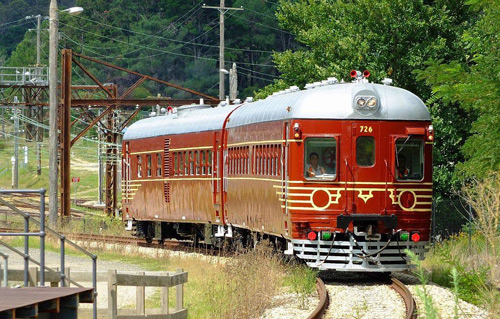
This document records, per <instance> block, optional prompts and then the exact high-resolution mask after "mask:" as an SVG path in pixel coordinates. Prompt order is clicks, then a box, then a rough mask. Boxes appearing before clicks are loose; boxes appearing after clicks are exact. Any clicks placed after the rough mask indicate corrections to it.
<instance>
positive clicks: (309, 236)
mask: <svg viewBox="0 0 500 319" xmlns="http://www.w3.org/2000/svg"><path fill="white" fill-rule="evenodd" d="M307 238H308V239H309V240H316V238H318V234H316V232H313V231H310V232H309V234H307Z"/></svg>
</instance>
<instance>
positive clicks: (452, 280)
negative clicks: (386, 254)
mask: <svg viewBox="0 0 500 319" xmlns="http://www.w3.org/2000/svg"><path fill="white" fill-rule="evenodd" d="M472 240H473V244H474V246H473V247H471V248H469V246H468V236H467V235H466V234H464V233H461V234H459V235H458V236H453V237H451V238H450V239H448V240H446V241H444V242H442V243H440V244H436V245H435V246H434V247H433V249H432V251H431V253H430V256H429V261H426V266H427V267H428V268H429V267H430V270H431V272H430V279H431V280H432V281H433V282H435V283H437V284H438V285H441V286H445V287H450V288H454V290H456V293H457V295H458V297H460V298H461V299H463V300H465V301H468V302H471V303H473V304H476V305H481V304H482V303H483V302H484V300H483V295H484V287H485V285H486V284H487V282H488V271H489V268H488V266H487V263H485V262H484V261H478V259H479V258H481V259H482V257H479V256H480V255H481V254H482V252H483V251H485V241H484V238H483V237H482V236H480V235H479V234H478V233H475V234H474V235H473V238H472ZM471 250H472V251H473V252H474V254H476V256H475V257H474V256H471V255H470V254H471ZM467 256H468V257H470V258H471V259H475V262H474V263H471V262H469V258H467ZM429 264H432V266H429ZM454 269H455V271H456V272H457V274H458V276H454V275H453V271H454Z"/></svg>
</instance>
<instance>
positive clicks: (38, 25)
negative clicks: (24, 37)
mask: <svg viewBox="0 0 500 319" xmlns="http://www.w3.org/2000/svg"><path fill="white" fill-rule="evenodd" d="M36 18H37V22H38V23H37V28H36V66H37V67H39V66H40V64H41V63H40V46H41V41H40V31H41V30H40V29H41V27H42V16H41V15H37V16H36ZM37 75H39V74H37Z"/></svg>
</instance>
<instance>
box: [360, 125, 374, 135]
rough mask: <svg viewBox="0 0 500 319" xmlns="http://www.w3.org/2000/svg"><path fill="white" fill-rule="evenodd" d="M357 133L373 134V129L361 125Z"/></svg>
mask: <svg viewBox="0 0 500 319" xmlns="http://www.w3.org/2000/svg"><path fill="white" fill-rule="evenodd" d="M359 132H360V133H371V132H373V127H371V126H364V125H361V126H360V127H359Z"/></svg>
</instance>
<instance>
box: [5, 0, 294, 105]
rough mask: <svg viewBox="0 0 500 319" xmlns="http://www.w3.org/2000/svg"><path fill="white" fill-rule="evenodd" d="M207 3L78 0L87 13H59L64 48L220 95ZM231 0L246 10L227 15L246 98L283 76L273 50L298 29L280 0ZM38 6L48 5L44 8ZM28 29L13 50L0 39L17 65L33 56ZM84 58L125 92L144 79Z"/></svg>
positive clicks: (157, 88) (215, 31)
mask: <svg viewBox="0 0 500 319" xmlns="http://www.w3.org/2000/svg"><path fill="white" fill-rule="evenodd" d="M73 2H74V1H73ZM202 3H203V2H202V1H200V0H189V1H180V0H161V1H133V0H112V1H104V0H97V1H94V0H78V1H77V3H76V4H77V5H78V6H81V7H83V8H84V11H83V13H82V14H81V15H79V16H74V17H72V16H69V15H67V14H60V16H59V19H60V24H59V30H60V33H61V39H60V41H59V44H60V48H71V49H73V50H74V51H76V52H79V53H82V54H85V55H88V56H92V57H95V58H97V59H100V60H104V61H106V62H110V63H113V64H116V65H119V66H121V67H125V68H128V69H131V70H133V71H137V72H140V73H144V74H148V75H151V76H153V77H157V78H160V79H163V80H166V81H169V82H171V83H175V84H177V85H181V86H184V87H188V88H190V89H194V90H197V91H200V92H204V93H207V94H209V95H213V96H217V95H218V82H219V65H218V53H219V49H218V45H219V28H218V23H219V12H218V10H213V9H203V8H202V7H201V6H202ZM59 4H60V5H61V3H59ZM207 5H214V6H215V5H218V2H216V1H207ZM226 6H228V7H239V6H244V7H245V10H244V11H228V12H227V13H226V15H225V39H226V41H225V46H226V50H225V51H226V54H225V59H226V68H227V69H229V68H230V66H231V64H232V63H230V61H235V62H236V64H237V68H238V87H239V97H240V98H244V97H246V96H249V95H251V94H252V92H253V90H255V89H256V88H259V87H263V86H264V85H266V84H268V83H269V82H270V81H271V79H272V78H275V77H277V71H276V70H275V69H274V67H273V65H272V51H273V50H277V51H283V50H285V49H287V48H290V47H293V41H292V40H291V38H292V35H290V34H288V33H286V32H283V31H282V30H280V29H279V26H278V21H277V18H276V16H275V14H274V12H275V10H276V7H277V5H276V4H274V3H273V2H270V1H268V2H262V1H261V0H253V1H242V0H234V1H226ZM0 8H1V5H0ZM39 11H40V12H41V13H44V12H48V8H47V7H45V8H40V10H39ZM0 12H1V11H0ZM0 17H1V15H0ZM0 24H1V20H0ZM31 27H33V26H32V25H31ZM0 32H1V29H0ZM24 32H25V30H24V29H23V30H22V31H18V33H17V37H18V39H17V40H15V41H13V44H11V48H10V49H8V50H7V48H6V47H4V46H2V41H0V50H6V51H0V54H1V53H2V52H5V53H4V55H5V57H9V65H11V66H25V65H30V64H33V63H34V62H33V61H34V59H35V45H36V41H35V38H34V36H35V33H34V32H27V33H26V34H24ZM23 34H24V40H23V41H22V42H21V43H20V44H19V45H18V47H17V48H16V50H15V51H13V50H12V48H13V47H12V46H13V45H17V44H18V43H19V41H20V40H21V39H20V37H22V36H23ZM2 40H3V39H2ZM47 42H48V34H47V33H46V32H45V31H44V32H42V45H43V48H42V52H43V54H42V55H43V56H42V60H44V61H46V60H47V54H48V50H47V49H46V43H47ZM12 51H13V52H12ZM84 65H85V66H86V68H87V69H88V70H89V71H91V72H92V73H93V74H95V75H97V77H98V78H99V79H100V80H101V81H102V82H113V83H116V84H118V86H119V90H120V93H121V92H123V91H125V90H126V89H127V88H128V87H130V86H131V85H132V84H133V83H135V82H136V81H137V80H138V78H137V77H136V76H133V75H129V74H126V73H124V72H121V71H116V70H111V69H109V68H105V67H102V66H100V65H97V64H94V63H88V62H85V63H84ZM73 79H74V82H77V83H79V84H91V83H92V81H91V80H90V79H89V78H88V77H86V76H85V75H84V74H83V72H81V71H79V70H78V71H76V70H75V71H74V74H73ZM140 87H141V88H144V89H146V90H147V91H149V92H151V93H152V94H153V95H156V94H157V93H161V94H162V95H163V96H172V97H175V98H192V95H191V94H188V93H185V92H182V91H179V90H176V89H172V88H168V87H165V86H162V85H159V84H156V83H154V82H153V83H150V82H146V83H143V84H142V85H141V86H140ZM139 95H140V96H142V95H144V94H142V93H140V94H139Z"/></svg>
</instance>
